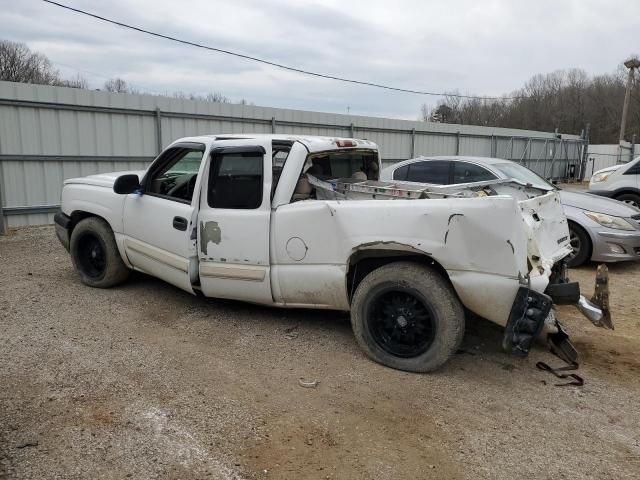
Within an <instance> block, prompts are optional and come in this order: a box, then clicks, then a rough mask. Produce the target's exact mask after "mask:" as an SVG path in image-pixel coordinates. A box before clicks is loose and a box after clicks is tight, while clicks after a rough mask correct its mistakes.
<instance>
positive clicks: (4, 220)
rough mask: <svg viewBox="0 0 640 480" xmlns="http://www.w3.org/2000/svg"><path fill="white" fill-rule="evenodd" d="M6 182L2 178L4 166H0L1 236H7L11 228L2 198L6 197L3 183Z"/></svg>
mask: <svg viewBox="0 0 640 480" xmlns="http://www.w3.org/2000/svg"><path fill="white" fill-rule="evenodd" d="M2 182H4V180H3V177H2V164H0V235H6V234H7V231H8V230H9V226H8V224H7V217H6V216H5V215H4V209H3V205H4V203H2V202H3V199H2V196H3V195H4V194H3V193H2V192H3V188H2V187H3V186H4V184H3V183H2Z"/></svg>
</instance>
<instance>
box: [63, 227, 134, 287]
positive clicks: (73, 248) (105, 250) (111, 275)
mask: <svg viewBox="0 0 640 480" xmlns="http://www.w3.org/2000/svg"><path fill="white" fill-rule="evenodd" d="M69 251H70V252H71V258H72V260H73V265H74V266H75V268H76V270H77V272H78V273H79V274H80V279H81V280H82V283H84V284H86V285H89V286H91V287H97V288H108V287H112V286H113V285H117V284H118V283H122V282H124V281H125V280H126V279H127V278H128V277H129V274H130V270H129V269H128V268H127V266H126V265H125V264H124V262H123V261H122V257H120V252H119V251H118V247H117V245H116V240H115V238H114V236H113V231H112V230H111V228H110V227H109V225H108V224H107V222H105V221H104V220H102V219H101V218H98V217H89V218H85V219H84V220H81V221H80V222H78V224H77V225H76V226H75V227H74V229H73V231H72V232H71V241H70V244H69Z"/></svg>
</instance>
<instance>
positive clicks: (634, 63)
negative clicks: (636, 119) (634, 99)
mask: <svg viewBox="0 0 640 480" xmlns="http://www.w3.org/2000/svg"><path fill="white" fill-rule="evenodd" d="M624 66H625V67H627V68H628V69H629V75H628V76H627V90H626V92H625V94H624V105H623V106H622V120H621V122H620V141H621V142H622V141H624V133H625V132H624V131H625V129H626V127H627V112H628V111H629V99H630V97H631V83H632V82H633V73H634V71H635V69H636V68H640V60H638V59H637V58H630V59H629V60H627V61H626V62H624Z"/></svg>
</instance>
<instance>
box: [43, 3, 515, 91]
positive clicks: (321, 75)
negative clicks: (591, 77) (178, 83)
mask: <svg viewBox="0 0 640 480" xmlns="http://www.w3.org/2000/svg"><path fill="white" fill-rule="evenodd" d="M42 1H43V2H46V3H49V4H51V5H55V6H56V7H60V8H64V9H65V10H70V11H72V12H76V13H80V14H82V15H86V16H88V17H92V18H95V19H97V20H101V21H103V22H108V23H111V24H113V25H117V26H119V27H123V28H128V29H130V30H135V31H136V32H140V33H146V34H147V35H152V36H154V37H159V38H164V39H165V40H170V41H172V42H177V43H182V44H184V45H190V46H192V47H197V48H203V49H205V50H211V51H213V52H218V53H224V54H226V55H232V56H234V57H239V58H244V59H246V60H251V61H254V62H259V63H263V64H265V65H271V66H273V67H277V68H281V69H283V70H289V71H291V72H297V73H301V74H304V75H310V76H313V77H320V78H326V79H329V80H337V81H339V82H345V83H353V84H356V85H365V86H368V87H375V88H382V89H385V90H393V91H396V92H404V93H413V94H416V95H430V96H436V97H456V98H472V99H478V100H514V99H517V98H523V97H521V96H516V97H481V96H475V95H461V94H459V93H436V92H426V91H423V90H412V89H407V88H399V87H392V86H390V85H383V84H380V83H373V82H365V81H362V80H353V79H350V78H343V77H336V76H334V75H328V74H324V73H318V72H312V71H309V70H303V69H301V68H296V67H290V66H288V65H283V64H281V63H276V62H272V61H269V60H264V59H262V58H258V57H253V56H251V55H245V54H242V53H237V52H232V51H230V50H225V49H222V48H217V47H211V46H208V45H203V44H201V43H195V42H190V41H188V40H182V39H180V38H176V37H171V36H169V35H163V34H161V33H157V32H152V31H151V30H145V29H144V28H140V27H135V26H133V25H129V24H126V23H122V22H118V21H116V20H112V19H110V18H106V17H102V16H100V15H96V14H94V13H91V12H87V11H85V10H80V9H79V8H73V7H70V6H68V5H63V4H62V3H58V2H54V1H52V0H42Z"/></svg>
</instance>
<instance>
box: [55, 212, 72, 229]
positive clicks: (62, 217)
mask: <svg viewBox="0 0 640 480" xmlns="http://www.w3.org/2000/svg"><path fill="white" fill-rule="evenodd" d="M53 221H54V222H55V223H56V225H60V226H61V227H62V228H64V229H65V230H69V227H70V226H71V217H69V216H67V215H66V214H64V213H63V212H61V211H58V212H56V214H55V215H54V216H53Z"/></svg>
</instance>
